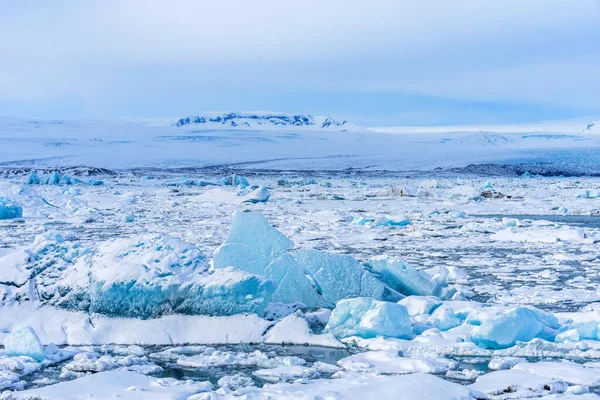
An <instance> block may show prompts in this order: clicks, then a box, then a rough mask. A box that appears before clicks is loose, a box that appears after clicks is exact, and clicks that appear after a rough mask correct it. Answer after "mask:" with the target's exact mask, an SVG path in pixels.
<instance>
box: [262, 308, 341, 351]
mask: <svg viewBox="0 0 600 400" xmlns="http://www.w3.org/2000/svg"><path fill="white" fill-rule="evenodd" d="M265 343H274V344H281V343H295V344H310V345H313V346H324V347H344V345H343V344H342V343H340V342H339V341H338V340H337V339H336V338H335V337H334V336H333V335H332V334H331V333H324V334H322V335H315V334H313V333H312V332H311V330H310V327H309V326H308V322H307V321H306V320H305V319H304V318H302V317H301V316H299V315H296V314H292V315H288V316H287V317H285V318H283V319H282V320H281V321H279V322H277V324H275V326H274V327H273V328H271V329H270V330H269V331H268V332H267V333H266V335H265Z"/></svg>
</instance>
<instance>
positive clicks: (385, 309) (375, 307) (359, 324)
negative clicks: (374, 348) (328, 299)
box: [325, 297, 411, 339]
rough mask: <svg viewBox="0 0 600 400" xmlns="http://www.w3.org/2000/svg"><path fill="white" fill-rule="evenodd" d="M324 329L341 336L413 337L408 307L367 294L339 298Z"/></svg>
mask: <svg viewBox="0 0 600 400" xmlns="http://www.w3.org/2000/svg"><path fill="white" fill-rule="evenodd" d="M325 330H326V331H327V332H330V333H332V334H333V335H334V336H336V337H338V338H345V337H349V336H359V337H362V338H365V339H369V338H374V337H377V336H384V337H390V338H404V339H406V338H411V323H410V318H409V316H408V311H406V307H404V306H403V305H400V304H396V303H391V302H385V301H378V300H374V299H371V298H365V297H359V298H355V299H347V300H341V301H339V302H338V303H337V305H336V307H335V309H334V310H333V312H332V314H331V318H329V322H328V324H327V326H326V327H325Z"/></svg>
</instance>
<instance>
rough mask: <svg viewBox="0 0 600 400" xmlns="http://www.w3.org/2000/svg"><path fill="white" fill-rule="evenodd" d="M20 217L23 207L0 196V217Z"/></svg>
mask: <svg viewBox="0 0 600 400" xmlns="http://www.w3.org/2000/svg"><path fill="white" fill-rule="evenodd" d="M21 217H23V207H21V206H20V205H18V204H17V203H15V202H14V201H12V200H10V199H7V198H4V197H0V219H13V218H21Z"/></svg>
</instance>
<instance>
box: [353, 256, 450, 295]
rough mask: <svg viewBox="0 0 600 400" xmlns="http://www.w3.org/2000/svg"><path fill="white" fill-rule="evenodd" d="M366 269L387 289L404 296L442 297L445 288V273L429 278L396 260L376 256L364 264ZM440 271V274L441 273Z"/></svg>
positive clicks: (425, 274) (422, 272)
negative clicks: (385, 285)
mask: <svg viewBox="0 0 600 400" xmlns="http://www.w3.org/2000/svg"><path fill="white" fill-rule="evenodd" d="M365 265H366V267H367V268H368V269H369V270H370V271H371V272H373V273H375V274H376V275H377V276H378V277H379V279H381V280H382V281H383V282H385V283H386V284H387V285H388V286H389V287H391V288H392V289H394V290H396V291H397V292H399V293H402V294H404V295H406V296H411V295H417V296H437V297H440V296H441V295H442V289H443V288H444V287H446V286H447V282H446V276H447V273H448V270H445V268H444V269H443V270H445V273H441V274H439V276H431V275H429V274H428V273H426V272H424V271H419V270H417V269H415V268H414V267H411V266H410V265H408V264H406V263H405V262H403V261H401V260H398V259H396V258H390V257H387V256H377V257H373V258H371V259H369V260H368V261H367V262H366V264H365ZM443 270H442V272H443Z"/></svg>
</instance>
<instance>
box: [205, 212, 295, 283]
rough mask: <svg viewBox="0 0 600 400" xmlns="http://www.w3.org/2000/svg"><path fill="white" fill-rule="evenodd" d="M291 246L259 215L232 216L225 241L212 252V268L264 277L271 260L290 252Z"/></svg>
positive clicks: (241, 214) (250, 213)
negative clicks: (240, 271)
mask: <svg viewBox="0 0 600 400" xmlns="http://www.w3.org/2000/svg"><path fill="white" fill-rule="evenodd" d="M292 246H293V244H292V241H291V240H290V239H288V238H287V237H286V236H285V235H284V234H282V233H281V232H279V231H278V230H277V229H275V228H273V227H272V226H271V224H269V221H267V219H266V218H265V217H264V216H263V215H262V214H261V213H259V212H241V211H236V212H234V213H233V218H232V220H231V230H230V232H229V236H228V237H227V240H226V241H225V242H224V243H223V244H222V245H221V246H220V247H219V248H218V249H217V250H216V251H215V253H214V255H213V262H214V265H215V268H225V267H229V266H233V267H236V268H239V269H242V270H244V271H248V272H250V273H253V274H258V275H265V270H266V268H267V266H268V265H269V264H270V263H271V261H273V260H274V259H275V258H277V257H279V256H281V255H283V254H284V253H286V252H287V251H288V250H291V248H292Z"/></svg>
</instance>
